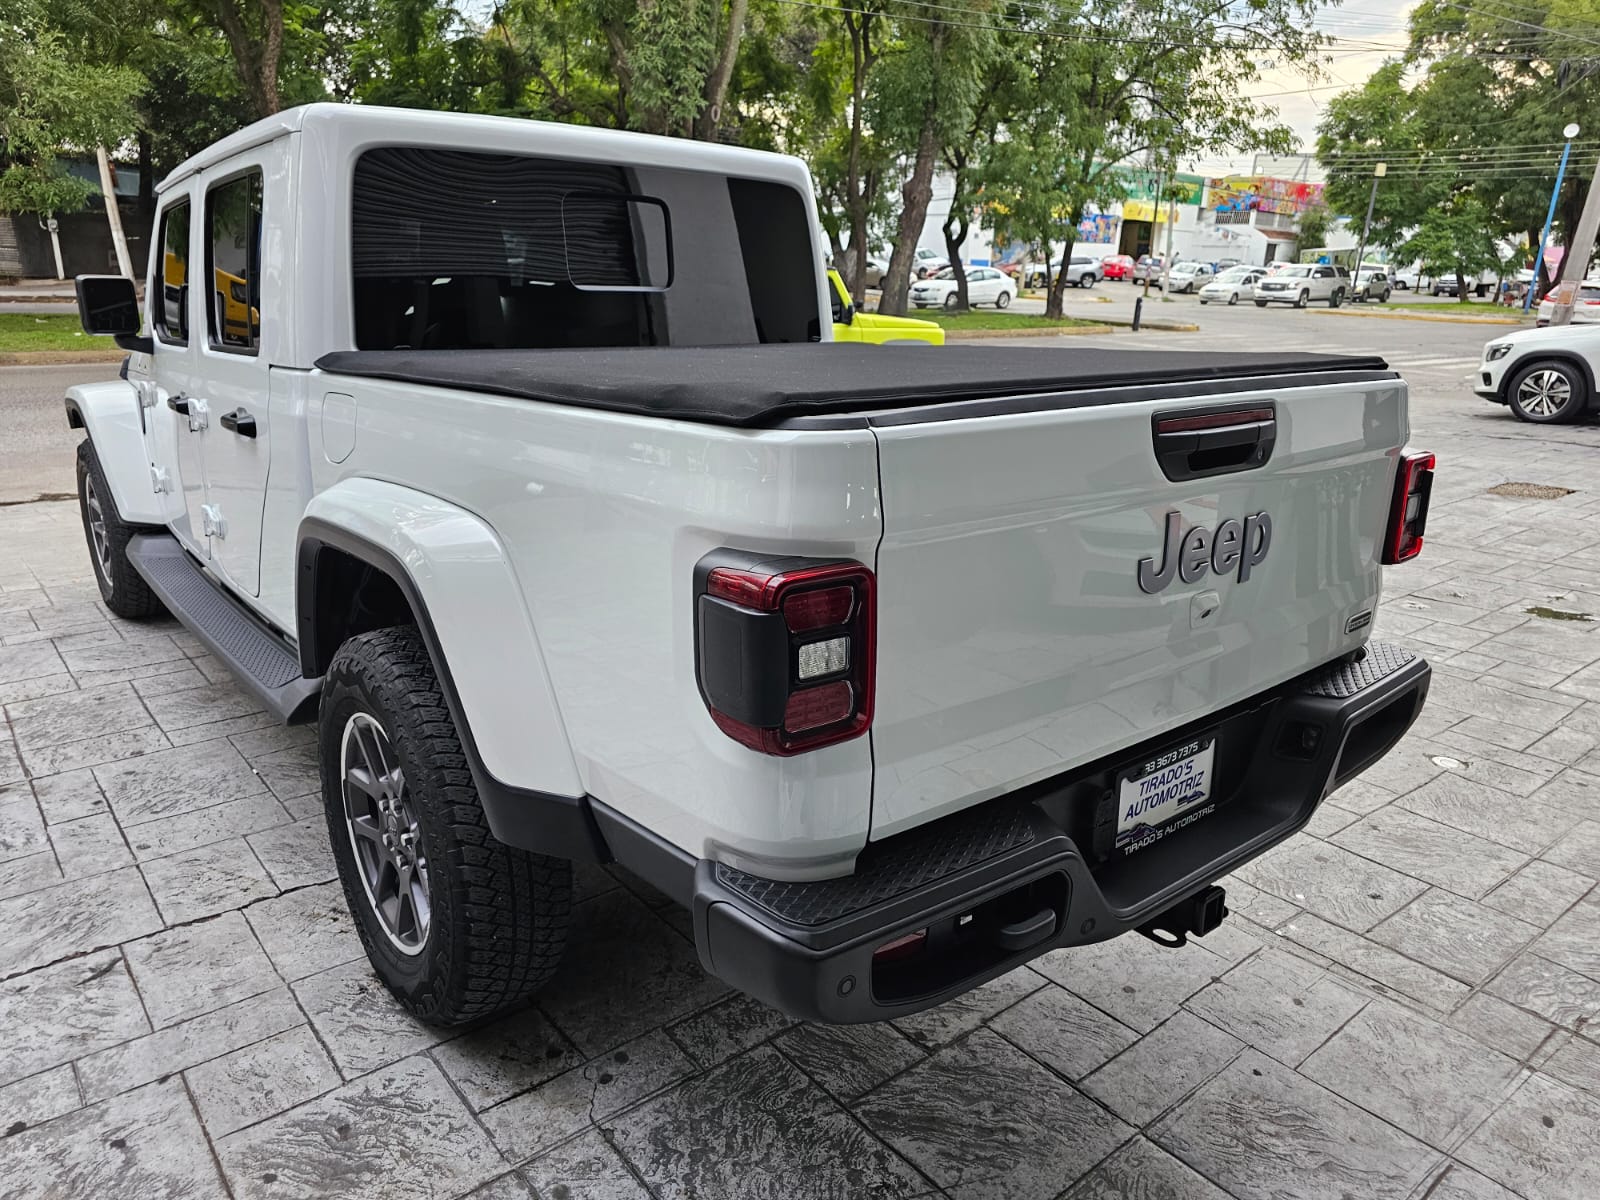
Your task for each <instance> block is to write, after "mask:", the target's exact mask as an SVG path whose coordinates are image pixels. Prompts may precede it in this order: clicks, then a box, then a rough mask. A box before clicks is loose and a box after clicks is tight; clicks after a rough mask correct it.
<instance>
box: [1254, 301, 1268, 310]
mask: <svg viewBox="0 0 1600 1200" xmlns="http://www.w3.org/2000/svg"><path fill="white" fill-rule="evenodd" d="M1266 306H1267V302H1266V301H1265V300H1257V301H1256V307H1257V308H1265V307H1266Z"/></svg>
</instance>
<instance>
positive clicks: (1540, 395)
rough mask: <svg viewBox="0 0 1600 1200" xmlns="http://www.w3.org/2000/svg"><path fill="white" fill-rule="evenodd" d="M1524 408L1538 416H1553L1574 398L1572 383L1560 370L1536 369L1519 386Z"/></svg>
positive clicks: (1518, 392) (1519, 396)
mask: <svg viewBox="0 0 1600 1200" xmlns="http://www.w3.org/2000/svg"><path fill="white" fill-rule="evenodd" d="M1517 399H1518V400H1519V401H1520V402H1521V404H1522V410H1523V411H1524V412H1526V413H1529V414H1531V415H1533V416H1536V417H1553V416H1555V415H1556V414H1557V413H1559V412H1560V411H1561V410H1562V409H1564V408H1566V406H1567V402H1568V401H1569V400H1571V399H1572V385H1571V384H1570V383H1569V382H1568V381H1567V377H1566V376H1565V375H1563V374H1562V373H1561V372H1560V371H1554V370H1550V369H1549V368H1545V369H1544V370H1539V371H1534V372H1533V373H1532V374H1530V375H1529V376H1528V377H1527V378H1526V379H1524V380H1523V381H1522V384H1521V386H1519V387H1518V388H1517Z"/></svg>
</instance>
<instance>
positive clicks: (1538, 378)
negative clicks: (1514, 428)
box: [1472, 301, 1600, 425]
mask: <svg viewBox="0 0 1600 1200" xmlns="http://www.w3.org/2000/svg"><path fill="white" fill-rule="evenodd" d="M1597 303H1600V301H1597ZM1573 319H1574V323H1573V324H1571V325H1552V326H1549V327H1547V328H1543V329H1519V330H1517V331H1515V332H1514V333H1507V334H1502V335H1500V336H1499V337H1496V338H1494V339H1492V340H1491V341H1490V342H1489V343H1488V344H1486V345H1485V346H1484V348H1483V361H1482V363H1481V364H1480V365H1479V367H1478V381H1477V383H1476V384H1475V385H1474V386H1473V389H1472V390H1473V391H1475V392H1477V393H1478V395H1480V396H1482V397H1483V398H1484V399H1485V400H1490V401H1492V402H1494V403H1495V404H1504V405H1506V406H1507V407H1508V408H1509V409H1510V410H1511V412H1512V413H1513V414H1514V415H1515V416H1516V417H1517V419H1518V420H1521V421H1531V422H1533V423H1534V424H1536V425H1559V424H1567V423H1570V422H1572V421H1576V420H1578V419H1579V418H1580V417H1582V416H1584V415H1585V414H1586V413H1590V412H1593V411H1594V408H1595V405H1596V402H1597V399H1600V397H1597V394H1596V391H1595V385H1594V382H1593V381H1594V380H1596V379H1600V329H1597V328H1596V327H1595V325H1594V323H1593V322H1594V320H1595V318H1592V317H1591V318H1590V320H1589V321H1586V322H1581V323H1580V322H1578V321H1577V313H1576V312H1574V314H1573Z"/></svg>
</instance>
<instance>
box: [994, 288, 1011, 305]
mask: <svg viewBox="0 0 1600 1200" xmlns="http://www.w3.org/2000/svg"><path fill="white" fill-rule="evenodd" d="M1010 303H1011V293H1010V292H1007V291H1002V292H1001V293H1000V294H999V295H998V296H996V297H995V298H994V306H995V307H996V308H1004V307H1005V306H1006V305H1008V304H1010Z"/></svg>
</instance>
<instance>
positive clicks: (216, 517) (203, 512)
mask: <svg viewBox="0 0 1600 1200" xmlns="http://www.w3.org/2000/svg"><path fill="white" fill-rule="evenodd" d="M200 523H201V525H202V527H203V529H204V532H205V535H206V537H215V538H225V537H227V536H228V522H227V521H225V520H224V519H223V516H222V510H221V509H220V508H218V507H217V506H216V505H215V504H202V505H201V506H200Z"/></svg>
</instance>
